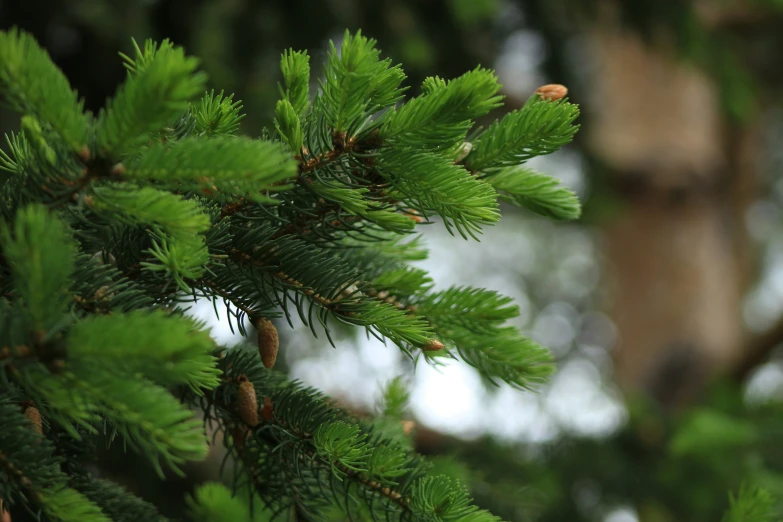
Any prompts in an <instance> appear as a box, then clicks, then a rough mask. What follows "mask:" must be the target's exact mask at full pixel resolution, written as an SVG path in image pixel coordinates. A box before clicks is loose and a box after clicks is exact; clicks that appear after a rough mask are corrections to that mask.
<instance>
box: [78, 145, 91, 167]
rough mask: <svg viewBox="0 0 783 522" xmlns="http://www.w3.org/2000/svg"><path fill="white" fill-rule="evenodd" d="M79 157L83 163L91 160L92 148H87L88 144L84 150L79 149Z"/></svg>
mask: <svg viewBox="0 0 783 522" xmlns="http://www.w3.org/2000/svg"><path fill="white" fill-rule="evenodd" d="M79 159H80V160H82V162H83V163H87V162H88V161H90V149H89V148H87V145H85V146H84V147H82V150H80V151H79Z"/></svg>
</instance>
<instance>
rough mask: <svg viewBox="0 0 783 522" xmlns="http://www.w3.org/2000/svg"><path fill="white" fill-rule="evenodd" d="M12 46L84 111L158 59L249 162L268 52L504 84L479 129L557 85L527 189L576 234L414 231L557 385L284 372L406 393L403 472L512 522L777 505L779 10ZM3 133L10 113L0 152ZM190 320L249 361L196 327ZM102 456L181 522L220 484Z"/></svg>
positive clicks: (371, 4)
mask: <svg viewBox="0 0 783 522" xmlns="http://www.w3.org/2000/svg"><path fill="white" fill-rule="evenodd" d="M12 25H17V26H19V27H21V28H23V29H25V30H27V31H29V32H31V33H33V34H34V35H35V36H36V38H37V39H38V40H39V42H41V43H42V44H43V45H44V46H45V47H46V48H47V49H49V51H50V53H51V55H52V57H53V59H54V60H55V62H56V63H57V64H58V65H59V66H60V67H61V68H62V69H63V70H64V72H65V73H66V75H67V76H68V77H69V78H70V79H71V82H72V85H73V86H74V87H75V88H76V89H77V90H78V91H79V93H80V94H81V95H82V96H84V98H85V100H86V105H87V107H88V108H89V109H91V110H93V111H97V110H98V109H99V108H100V107H101V106H102V105H103V103H104V101H105V100H106V98H107V97H109V96H111V95H112V93H113V92H114V90H115V89H116V87H117V85H118V84H119V83H120V82H121V81H122V79H123V77H124V70H123V68H122V66H121V61H120V60H119V58H118V56H117V52H118V51H124V52H128V51H129V49H130V46H131V40H130V39H131V37H134V38H136V39H137V41H142V40H144V39H146V38H154V39H158V40H159V39H162V38H170V39H172V40H173V41H174V42H175V43H176V44H179V45H183V46H184V47H185V48H186V49H187V50H188V52H189V53H191V54H195V55H198V56H200V57H201V58H202V60H203V68H204V70H206V71H207V72H208V74H209V76H210V83H211V86H212V87H214V88H216V89H224V90H225V91H227V92H234V93H236V97H237V98H238V99H241V100H242V101H243V104H244V107H245V112H246V113H247V117H246V119H245V120H243V127H242V132H244V133H246V134H249V135H253V136H258V135H261V134H262V133H263V132H264V129H265V128H266V127H268V126H269V125H270V123H271V118H272V116H273V109H274V101H275V100H276V98H277V95H278V93H277V82H278V81H279V79H280V75H279V70H278V64H279V55H280V52H281V51H282V50H283V49H285V48H288V47H293V48H295V49H308V50H309V51H310V53H311V55H312V56H313V58H312V63H313V70H314V72H317V71H318V70H319V64H320V63H322V61H323V58H324V56H325V51H326V49H327V45H328V41H329V40H330V39H333V40H334V41H335V42H336V43H337V44H338V45H339V40H340V37H341V35H342V34H343V31H344V30H345V29H346V28H348V29H351V30H356V29H362V30H363V32H364V33H365V34H367V35H369V36H371V37H374V38H376V39H377V40H378V41H379V47H380V48H381V49H382V50H383V51H384V53H385V54H386V55H387V56H390V57H392V58H393V59H394V61H395V62H399V63H402V64H403V66H404V69H405V71H406V72H407V74H408V77H409V78H408V82H407V83H408V85H410V86H411V90H410V93H411V94H416V92H417V89H418V85H420V83H421V80H423V78H424V77H426V76H429V75H439V76H441V77H444V78H452V77H455V76H457V75H459V74H461V73H462V72H465V71H467V70H469V69H471V68H473V67H475V66H476V65H478V64H481V65H484V66H486V67H492V68H495V69H496V70H497V73H498V75H499V77H500V80H501V83H502V84H503V85H504V94H505V95H506V105H505V107H504V108H503V109H502V110H500V111H498V112H497V113H496V114H492V115H491V117H492V118H495V117H498V116H501V115H502V113H503V111H509V110H513V109H514V108H518V107H520V106H521V105H522V104H523V103H524V101H525V100H526V98H527V97H528V96H529V95H530V93H531V92H532V91H533V90H535V88H536V87H538V86H539V85H542V84H545V83H562V84H565V85H567V86H568V88H569V93H570V99H571V101H573V102H576V103H579V104H580V105H581V107H582V111H583V113H582V116H581V118H580V120H579V121H580V123H581V125H582V128H581V130H580V132H579V133H578V135H577V139H576V141H575V142H574V143H573V144H572V145H570V146H568V147H566V148H565V149H564V150H562V151H559V152H558V153H556V154H553V155H551V156H548V157H545V158H538V159H536V160H535V161H534V163H535V166H536V168H538V169H539V170H542V171H545V172H547V173H550V174H553V175H555V176H557V177H559V178H561V179H562V180H563V182H564V183H565V184H567V185H569V186H570V187H572V188H573V189H574V190H575V191H576V192H577V193H578V194H579V196H580V199H581V200H582V201H583V204H584V215H583V218H582V219H581V220H580V221H579V222H576V223H566V224H554V223H552V222H549V221H547V220H544V219H540V218H538V217H535V216H533V215H532V214H529V213H525V212H523V211H520V210H518V209H512V208H507V209H504V211H505V212H504V218H503V220H502V222H501V223H500V224H499V225H498V226H495V227H492V228H488V229H486V230H485V233H484V235H483V237H482V241H481V244H476V243H475V242H466V241H463V240H462V239H460V238H455V237H451V236H449V235H448V234H447V233H446V232H445V231H444V229H443V227H441V226H440V225H439V224H437V223H435V224H433V225H429V226H423V227H422V233H423V234H424V236H425V238H426V241H427V243H428V245H429V247H430V249H431V256H430V259H429V260H427V261H424V262H421V265H422V266H423V267H425V268H427V269H428V270H430V271H431V273H432V275H433V277H434V279H435V281H436V284H437V286H439V287H446V286H448V285H450V284H464V285H474V286H482V287H486V288H492V289H496V290H498V291H500V292H502V293H505V294H508V295H511V296H513V297H514V298H515V299H516V300H517V302H518V304H519V305H520V307H521V310H522V315H521V317H520V318H519V320H518V326H519V327H521V328H522V329H523V330H524V331H525V332H526V333H527V334H529V335H530V336H532V337H533V338H535V339H536V340H537V341H539V342H540V343H542V344H544V345H546V346H549V347H550V348H551V349H552V351H553V353H554V354H555V356H556V358H557V359H558V361H559V371H558V373H557V374H556V376H555V377H554V378H553V379H552V381H551V383H550V384H548V385H547V386H545V387H543V388H542V389H541V390H539V391H538V392H537V393H521V392H517V391H513V390H511V389H509V388H507V387H504V386H501V387H493V386H489V385H487V383H484V382H482V381H481V379H480V378H479V377H478V375H477V374H475V373H474V372H473V371H472V370H471V369H469V368H466V367H465V366H463V365H458V364H456V365H447V366H445V367H441V368H437V369H435V368H431V367H427V366H426V365H419V366H418V367H416V368H413V366H412V365H411V363H410V362H409V361H408V360H406V359H404V358H403V357H401V355H400V354H399V351H398V350H397V349H396V348H394V347H393V346H388V347H387V346H384V345H383V344H381V343H379V342H377V341H374V340H370V339H367V338H366V337H364V336H363V335H359V334H358V333H357V332H352V331H344V332H341V334H340V335H339V336H338V341H337V346H336V347H335V348H332V347H330V346H329V345H328V344H327V342H326V341H325V339H324V338H323V336H321V337H319V338H318V339H314V338H313V337H312V335H311V334H310V332H309V330H308V329H306V328H303V327H302V326H301V325H297V324H294V325H293V328H292V327H290V326H289V325H286V324H282V323H281V324H278V327H279V329H280V332H281V337H282V342H281V349H282V351H283V355H284V357H281V359H280V360H279V361H278V364H279V366H280V367H281V369H283V370H284V371H287V372H289V373H290V374H291V375H292V376H293V377H295V378H299V379H301V380H303V381H305V382H307V383H308V384H311V385H313V386H316V387H318V388H321V389H323V390H324V391H326V392H327V393H329V394H331V395H333V396H335V397H337V398H338V399H339V400H340V401H341V402H342V403H343V404H344V405H346V407H349V408H352V409H353V410H355V411H356V412H357V414H369V413H372V411H373V408H374V405H375V403H376V401H377V399H378V397H379V394H380V391H381V389H382V387H383V385H384V383H386V382H387V381H389V380H390V379H391V378H393V377H395V376H397V375H405V376H406V377H407V378H408V379H409V385H410V390H411V405H410V407H411V415H412V418H414V419H415V420H416V423H417V431H416V441H417V446H418V449H419V450H420V451H421V452H422V453H425V454H428V455H431V456H433V458H434V459H435V460H436V462H437V463H438V465H439V466H442V467H443V469H444V470H446V471H448V472H449V473H454V474H457V475H460V476H462V477H463V478H464V479H465V480H466V482H467V483H468V484H469V486H470V488H471V491H472V493H473V495H474V496H475V497H476V499H477V501H478V502H479V504H481V505H482V506H483V507H486V508H489V509H491V510H492V511H493V512H495V513H496V514H498V515H499V516H501V517H503V518H504V519H505V520H509V521H528V520H530V521H533V520H537V521H601V522H634V521H640V522H670V521H671V522H675V521H676V522H679V521H688V522H700V521H705V522H707V521H709V522H713V521H716V520H720V517H721V514H722V512H723V511H724V510H725V508H726V507H727V505H728V492H729V491H736V489H737V488H738V487H739V486H740V484H742V483H751V484H762V485H763V486H765V487H766V488H768V489H769V490H770V491H771V492H772V493H773V494H775V495H777V496H778V498H780V499H783V404H782V403H781V401H783V363H782V361H783V352H781V350H780V347H781V343H783V110H782V109H783V106H782V102H783V96H781V94H783V53H782V52H781V50H783V2H782V1H780V0H701V1H697V0H691V1H688V0H665V1H664V0H374V1H368V0H317V1H315V0H314V1H306V0H285V1H283V0H270V1H252V0H65V1H55V0H24V1H22V0H10V1H9V0H0V28H3V29H5V28H8V27H10V26H12ZM16 118H17V117H16V116H15V115H12V114H10V113H8V112H2V110H0V130H3V131H7V130H10V129H13V128H15V127H16V125H17V119H16ZM191 313H193V314H194V315H198V316H200V317H203V318H205V319H207V320H208V321H210V324H211V325H212V326H213V334H214V335H215V337H216V338H218V339H219V340H220V341H222V342H226V343H228V344H231V343H237V342H242V341H243V340H242V338H241V337H239V336H238V335H235V334H234V333H233V332H232V329H231V328H230V327H229V325H228V324H227V323H226V322H225V321H223V320H222V316H221V317H215V315H214V311H213V310H212V308H211V306H209V305H204V304H203V303H197V304H195V305H194V307H193V309H192V311H191ZM105 453H106V454H105V458H104V469H103V470H102V472H103V473H105V474H108V475H112V476H114V477H115V478H117V477H119V479H120V480H122V481H124V482H125V483H126V484H128V485H129V487H131V488H132V489H134V490H135V491H137V492H139V493H140V494H141V495H142V496H144V497H145V498H148V499H150V500H153V501H155V502H156V503H158V504H160V505H161V506H163V510H164V511H166V512H167V513H169V514H172V515H175V516H176V515H177V514H178V512H179V510H180V509H181V499H182V497H183V494H184V493H185V492H187V491H189V490H190V489H191V488H192V486H193V482H194V481H198V480H203V479H206V478H210V477H214V475H215V468H216V465H217V463H218V462H219V455H216V456H215V457H214V458H213V459H212V461H211V462H208V463H207V464H204V465H200V466H194V467H193V468H191V469H190V470H189V474H190V475H189V479H188V480H184V479H178V478H176V477H171V478H170V480H168V481H167V482H166V483H161V482H159V481H158V480H157V479H156V478H155V477H154V476H153V475H152V474H150V473H149V470H147V469H145V468H144V464H143V463H139V462H135V461H133V460H129V459H128V458H127V457H125V456H123V454H122V453H121V451H120V450H118V449H117V448H114V449H109V450H106V452H105ZM447 454H450V455H457V458H456V460H446V459H444V458H442V457H441V456H443V455H447ZM781 513H783V511H781Z"/></svg>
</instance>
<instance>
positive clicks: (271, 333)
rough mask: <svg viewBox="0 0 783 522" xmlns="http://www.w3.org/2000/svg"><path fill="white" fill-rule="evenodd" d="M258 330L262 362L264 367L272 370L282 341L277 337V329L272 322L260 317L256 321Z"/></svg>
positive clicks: (259, 351)
mask: <svg viewBox="0 0 783 522" xmlns="http://www.w3.org/2000/svg"><path fill="white" fill-rule="evenodd" d="M256 328H257V329H258V353H259V354H260V355H261V362H262V363H264V366H266V367H267V368H271V367H272V366H274V365H275V361H276V360H277V351H278V349H279V347H280V340H279V338H278V336H277V328H275V325H273V324H272V321H270V320H269V319H266V318H264V317H260V318H259V319H258V321H256Z"/></svg>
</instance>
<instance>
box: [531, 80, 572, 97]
mask: <svg viewBox="0 0 783 522" xmlns="http://www.w3.org/2000/svg"><path fill="white" fill-rule="evenodd" d="M536 94H538V95H539V96H541V98H542V99H544V100H548V101H557V100H562V99H563V98H565V96H566V94H568V89H567V88H566V87H565V85H560V84H557V83H550V84H549V85H542V86H541V87H539V88H538V89H536Z"/></svg>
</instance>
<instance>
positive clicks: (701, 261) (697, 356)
mask: <svg viewBox="0 0 783 522" xmlns="http://www.w3.org/2000/svg"><path fill="white" fill-rule="evenodd" d="M590 41H591V45H592V47H593V49H592V51H593V52H594V55H595V56H597V57H598V62H597V67H596V69H595V84H594V85H593V93H594V95H595V97H596V98H595V100H593V103H592V104H591V106H592V108H593V111H594V113H593V114H591V115H590V121H591V128H590V137H589V139H590V141H589V147H590V149H591V151H592V153H594V154H595V155H596V156H597V157H598V158H599V159H600V160H601V161H602V162H603V163H604V164H605V165H606V166H608V168H609V170H610V175H609V178H610V180H611V183H612V185H613V186H614V188H615V189H616V190H617V192H618V193H620V194H621V196H622V199H623V205H622V209H621V210H620V212H619V214H618V215H617V216H616V217H615V219H614V220H613V221H612V222H611V223H610V224H609V225H607V226H606V227H605V235H604V240H605V242H606V244H605V253H606V266H607V269H608V270H607V273H608V275H609V278H610V286H611V289H612V291H611V296H612V297H611V310H612V315H613V318H614V320H615V322H616V324H617V327H618V331H619V333H620V341H619V345H618V346H617V347H616V351H615V353H614V360H615V365H616V376H617V380H618V382H619V383H620V385H621V387H623V388H624V389H625V390H626V391H628V392H631V393H636V392H642V393H646V394H649V395H651V396H652V397H653V398H655V399H656V400H657V401H658V402H659V403H661V404H662V405H664V406H665V407H670V408H674V407H677V406H679V405H683V404H685V403H688V402H690V401H691V400H693V399H694V398H695V396H696V395H697V394H698V393H699V391H700V390H701V389H702V388H703V386H704V384H705V383H706V381H707V380H708V379H709V378H710V377H711V376H713V375H714V374H715V373H716V372H722V371H727V370H728V369H729V368H730V367H731V365H733V364H735V363H736V362H737V361H738V360H739V359H741V357H742V350H743V335H744V332H743V325H742V320H741V317H742V315H741V299H742V296H743V293H744V290H745V287H746V286H747V284H748V281H749V279H750V277H749V267H750V266H751V265H750V262H749V259H748V252H749V250H750V249H749V248H748V243H749V240H748V236H747V233H746V230H745V226H744V222H743V219H744V214H745V211H746V209H747V206H748V205H749V204H750V202H751V201H752V198H753V194H754V190H755V179H756V176H755V169H754V168H753V164H752V161H750V160H749V158H750V157H752V155H753V151H754V146H753V144H754V141H753V139H752V133H750V132H749V131H748V130H747V129H746V128H737V127H731V126H729V125H728V124H727V122H726V121H725V120H724V117H723V116H722V111H721V108H720V105H719V100H718V93H717V88H716V86H715V85H714V83H713V82H712V80H711V79H710V78H708V77H707V76H706V74H705V73H703V72H700V71H699V70H697V69H696V68H695V67H694V66H692V65H689V64H687V63H685V62H683V61H681V60H678V59H677V58H676V57H675V55H674V53H673V52H669V51H667V50H666V49H665V48H662V47H661V46H651V45H649V44H647V43H645V42H643V41H642V40H641V38H640V37H639V36H638V35H636V34H634V33H632V32H630V31H628V30H623V29H620V28H619V24H617V23H613V22H611V21H606V20H604V21H603V22H601V23H600V24H599V25H598V26H596V28H595V30H594V31H592V34H591V37H590Z"/></svg>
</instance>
